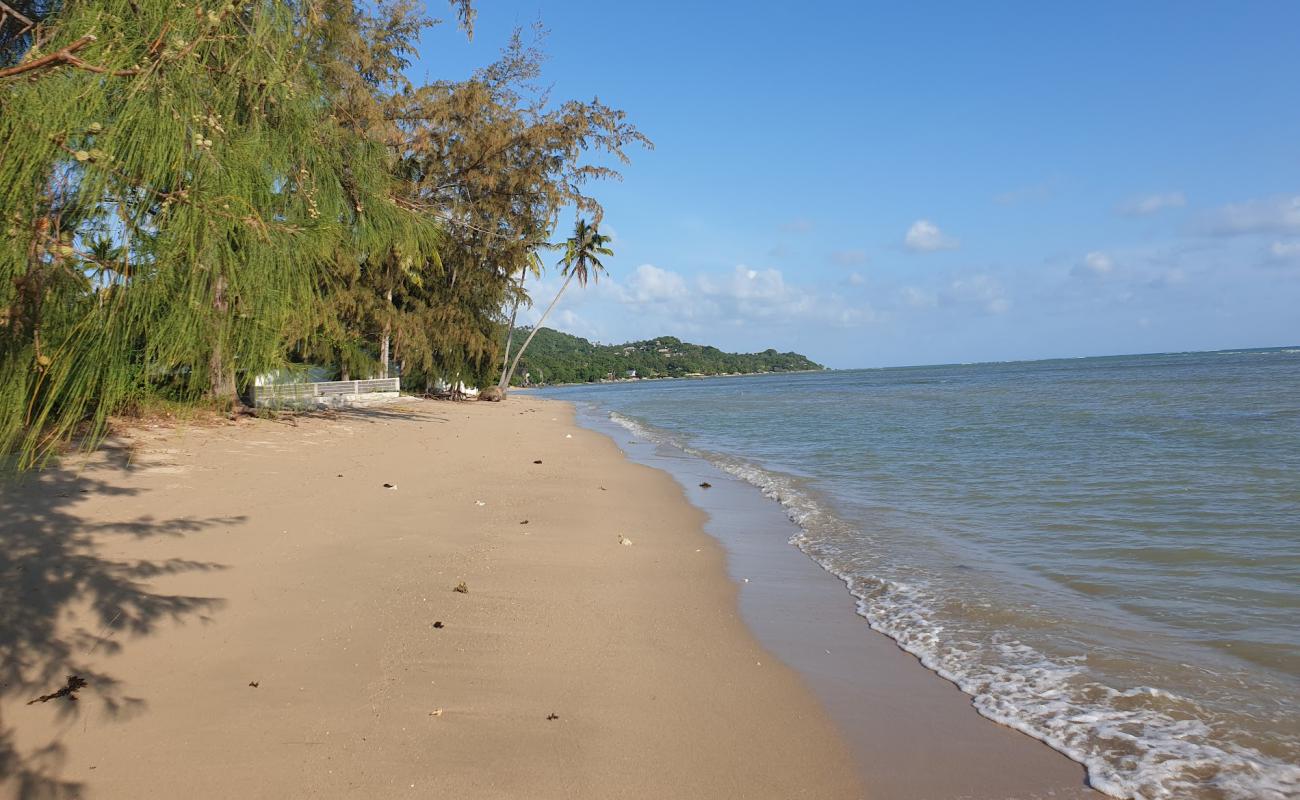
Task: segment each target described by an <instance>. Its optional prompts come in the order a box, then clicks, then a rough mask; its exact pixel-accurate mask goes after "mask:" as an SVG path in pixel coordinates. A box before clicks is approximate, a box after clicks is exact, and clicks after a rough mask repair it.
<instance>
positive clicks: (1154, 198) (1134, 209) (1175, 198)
mask: <svg viewBox="0 0 1300 800" xmlns="http://www.w3.org/2000/svg"><path fill="white" fill-rule="evenodd" d="M1185 205H1187V197H1186V196H1184V195H1183V193H1182V192H1165V193H1163V194H1146V195H1139V196H1137V197H1130V198H1129V199H1128V200H1125V201H1124V202H1123V203H1121V204H1120V206H1119V212H1120V213H1121V214H1127V215H1129V216H1133V217H1145V216H1149V215H1151V214H1155V213H1157V212H1160V211H1164V210H1165V209H1166V208H1182V207H1183V206H1185Z"/></svg>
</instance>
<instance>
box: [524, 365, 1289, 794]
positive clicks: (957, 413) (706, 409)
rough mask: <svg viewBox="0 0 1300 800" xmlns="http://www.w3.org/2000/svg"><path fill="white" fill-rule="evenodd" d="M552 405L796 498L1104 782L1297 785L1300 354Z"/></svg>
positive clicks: (904, 634) (863, 566) (990, 706)
mask: <svg viewBox="0 0 1300 800" xmlns="http://www.w3.org/2000/svg"><path fill="white" fill-rule="evenodd" d="M546 394H547V395H548V396H552V397H557V398H562V399H567V400H572V401H575V402H578V403H579V404H581V405H583V406H585V407H587V408H588V409H589V410H595V411H596V412H597V413H600V414H602V415H605V414H608V415H610V416H611V418H612V419H614V420H615V421H617V422H620V423H621V424H623V425H624V426H625V427H627V428H629V429H630V430H632V431H633V432H635V433H636V434H638V435H640V436H644V437H646V438H649V439H653V440H656V441H659V442H663V443H667V444H671V445H675V446H677V447H680V448H682V449H683V450H686V451H687V452H689V453H691V454H694V455H696V456H698V457H701V458H705V459H707V460H709V461H711V462H713V463H714V464H716V465H718V466H720V467H722V468H723V469H725V470H727V471H729V472H730V473H732V474H734V475H737V476H738V477H741V478H743V479H745V480H748V481H749V482H751V483H753V484H754V485H755V486H756V487H757V488H758V489H759V490H761V491H763V492H764V493H765V494H767V495H768V496H769V497H771V498H772V499H774V500H776V501H778V502H781V503H783V504H784V505H785V506H786V508H787V511H788V513H789V514H790V517H791V518H792V519H793V520H794V521H795V522H797V523H798V524H799V526H800V533H799V535H798V536H796V537H795V539H794V540H793V543H794V544H795V545H797V546H799V547H800V548H801V549H803V550H804V551H805V552H806V553H807V554H808V555H809V556H810V557H812V558H813V559H815V560H816V561H818V562H819V563H820V564H822V566H823V567H825V568H826V569H827V570H829V571H831V572H833V573H835V574H836V575H838V576H840V577H841V578H843V579H844V581H845V583H846V585H847V586H848V588H849V590H850V592H851V593H852V595H853V596H854V597H855V598H856V601H857V604H858V610H859V613H860V614H861V615H862V617H863V618H864V620H865V622H866V623H867V624H870V626H871V627H873V628H876V629H877V630H880V631H882V632H884V633H886V634H888V635H889V636H891V637H893V638H894V639H895V640H896V641H897V642H898V643H899V644H900V646H902V647H903V648H904V649H906V650H908V651H910V652H912V653H915V654H916V655H917V656H919V657H920V658H921V660H922V662H923V663H925V664H926V665H927V666H928V667H930V668H931V669H933V670H935V671H937V672H939V673H940V674H942V675H944V676H945V677H947V678H949V679H951V680H952V681H954V682H955V683H956V684H957V685H958V686H960V687H961V688H962V690H963V691H965V692H966V693H967V694H969V695H970V696H971V697H972V698H973V702H974V705H975V707H976V708H977V709H978V710H979V711H980V713H982V714H984V715H986V716H988V717H990V718H992V719H995V720H998V721H999V722H1002V723H1004V724H1007V725H1010V726H1012V727H1015V728H1017V729H1019V730H1022V731H1024V732H1025V733H1027V734H1029V735H1031V736H1034V737H1036V738H1039V739H1041V740H1043V741H1045V742H1047V743H1048V744H1050V745H1051V746H1053V747H1055V748H1056V749H1058V750H1060V751H1062V752H1064V753H1066V754H1067V755H1069V756H1070V757H1072V758H1074V759H1076V760H1078V761H1080V762H1082V763H1083V764H1084V765H1085V766H1086V767H1087V769H1088V775H1089V781H1090V782H1091V783H1092V785H1093V786H1095V787H1096V788H1098V789H1100V790H1101V791H1103V792H1106V793H1107V794H1110V795H1113V796H1115V797H1131V798H1148V799H1150V798H1252V799H1254V798H1288V797H1300V711H1298V709H1300V348H1278V349H1270V350H1249V351H1226V352H1216V353H1178V354H1164V355H1149V356H1126V357H1108V358H1091V359H1071V360H1057V361H1036V362H1018V363H1001V364H971V365H952V366H935V367H909V368H898V369H876V370H852V371H836V372H827V373H808V374H797V375H769V376H757V377H747V378H723V379H710V380H683V381H654V382H649V381H647V382H639V383H623V384H607V385H597V386H576V387H564V388H559V389H553V390H547V392H546ZM846 602H852V600H851V599H850V598H847V597H846Z"/></svg>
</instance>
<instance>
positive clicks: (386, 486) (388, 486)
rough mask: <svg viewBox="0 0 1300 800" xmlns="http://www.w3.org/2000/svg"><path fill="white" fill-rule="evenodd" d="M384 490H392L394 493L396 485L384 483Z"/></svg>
mask: <svg viewBox="0 0 1300 800" xmlns="http://www.w3.org/2000/svg"><path fill="white" fill-rule="evenodd" d="M384 488H385V489H393V490H394V491H396V490H397V484H395V483H385V484H384Z"/></svg>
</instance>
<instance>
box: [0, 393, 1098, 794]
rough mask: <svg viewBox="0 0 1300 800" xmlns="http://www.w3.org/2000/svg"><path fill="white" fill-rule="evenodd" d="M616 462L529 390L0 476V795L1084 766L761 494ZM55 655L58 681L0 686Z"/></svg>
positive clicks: (737, 783) (750, 790)
mask: <svg viewBox="0 0 1300 800" xmlns="http://www.w3.org/2000/svg"><path fill="white" fill-rule="evenodd" d="M636 460H640V459H639V458H637V457H634V458H632V459H629V458H628V457H625V454H624V453H623V452H622V451H621V449H620V446H619V444H618V442H617V441H616V440H612V439H610V438H609V437H608V436H607V435H606V434H604V433H601V432H597V431H593V430H588V429H585V428H582V427H579V426H578V424H577V423H576V422H575V419H574V410H573V408H572V406H570V405H569V404H567V403H563V402H561V401H554V400H546V399H538V398H536V397H533V396H529V395H519V396H517V397H515V398H512V399H511V400H510V401H509V402H507V403H502V404H490V403H440V402H433V401H419V400H408V401H404V402H403V403H401V404H400V405H397V406H393V407H389V408H382V409H368V410H358V411H355V412H347V413H343V414H337V415H334V414H326V415H312V416H306V417H299V418H288V419H286V420H281V421H271V420H249V421H244V422H241V423H239V424H232V425H222V426H218V427H210V428H198V427H184V426H177V427H163V426H158V427H154V428H151V429H141V430H137V431H134V432H132V433H131V434H130V436H129V441H117V442H114V443H110V445H109V446H107V447H105V448H104V449H102V450H101V451H100V452H98V453H96V454H95V455H94V456H92V457H91V458H89V459H87V460H86V461H85V463H84V464H82V465H80V466H77V467H73V465H71V464H69V465H67V466H65V467H64V468H61V469H57V470H51V471H49V472H46V473H44V474H42V475H39V476H35V477H34V478H33V479H32V480H30V481H28V482H26V483H25V484H23V485H21V486H13V487H10V486H6V487H4V488H3V489H0V491H3V492H4V495H3V501H2V502H0V508H3V509H4V510H5V511H6V512H7V513H6V514H5V515H4V516H3V517H2V518H0V519H3V521H0V536H3V539H4V540H5V543H6V544H7V545H9V549H10V551H11V552H12V553H14V554H15V555H14V556H13V559H14V560H13V566H14V567H15V569H14V570H11V571H10V574H7V575H6V577H5V580H6V583H7V584H8V585H6V586H5V587H4V589H5V594H6V596H8V597H10V598H15V599H18V600H20V601H22V603H23V605H22V610H21V612H20V613H19V614H17V615H16V617H15V618H14V619H11V620H10V621H9V623H8V624H7V627H9V628H10V629H11V630H7V631H5V632H4V634H5V638H4V647H5V655H6V657H7V658H8V659H9V660H10V661H11V663H12V664H14V665H15V668H13V671H11V672H10V673H9V674H8V675H7V678H8V680H7V685H6V687H5V688H4V691H3V693H0V727H2V728H3V730H0V734H3V736H4V737H5V739H4V742H5V743H6V744H5V747H6V748H8V749H9V752H8V753H6V755H7V756H9V763H11V764H13V765H14V767H11V768H10V769H9V770H8V772H9V774H8V775H6V776H5V777H4V782H0V790H3V791H5V792H8V793H10V794H13V795H14V796H22V792H23V791H24V790H23V789H22V786H24V785H26V786H29V787H30V786H45V787H64V788H65V789H67V790H68V791H70V792H72V793H75V794H78V795H80V796H86V797H136V796H144V795H155V796H172V795H178V794H185V795H189V796H193V797H197V798H202V797H209V796H211V797H218V796H221V797H224V796H232V795H239V796H249V797H261V796H265V797H272V796H274V797H306V796H315V797H319V796H330V797H335V796H357V797H361V796H412V797H416V796H429V795H430V794H442V793H449V792H455V793H459V794H461V796H466V797H517V796H530V797H573V796H591V797H615V796H627V797H634V796H674V797H774V798H776V797H800V796H804V797H846V798H847V797H889V798H909V797H911V798H917V800H920V798H940V797H952V798H955V797H963V798H980V797H983V798H994V797H1012V796H1014V797H1020V798H1026V799H1028V798H1039V797H1044V798H1045V797H1054V798H1063V797H1073V796H1084V795H1085V794H1090V792H1088V791H1087V790H1085V789H1084V788H1083V786H1082V770H1081V768H1078V766H1077V765H1075V764H1073V763H1072V762H1069V761H1068V760H1066V759H1065V758H1064V757H1061V756H1059V755H1058V754H1056V753H1054V752H1052V751H1050V750H1047V748H1045V747H1043V746H1042V745H1039V744H1038V743H1037V742H1034V741H1032V740H1030V739H1029V738H1028V737H1024V736H1021V735H1020V734H1017V733H1014V732H1012V731H1010V730H1009V729H1005V728H1002V727H1000V726H998V725H996V724H994V723H991V722H989V721H987V720H984V719H982V718H980V717H978V716H977V715H976V714H975V712H974V710H973V709H971V708H970V705H969V702H968V700H967V699H966V698H965V697H964V696H962V695H961V694H960V693H959V692H957V691H956V690H955V689H954V688H952V687H951V685H949V684H947V683H946V682H945V681H942V679H939V678H937V677H936V676H934V675H932V674H931V673H929V672H928V671H927V670H925V669H924V668H923V667H921V666H920V665H919V664H917V663H915V659H912V658H911V657H910V656H907V655H906V654H904V653H902V652H901V651H899V650H898V649H897V648H896V647H895V646H894V645H893V643H892V642H889V641H888V640H887V639H885V637H883V636H881V635H879V634H876V633H874V632H873V631H871V630H870V629H869V628H867V626H866V625H865V624H864V623H863V622H862V621H861V620H860V619H859V618H857V617H856V615H854V614H853V613H852V605H851V603H850V601H849V598H848V596H847V594H846V593H845V592H844V591H843V587H842V586H840V587H838V590H836V587H835V586H834V585H833V584H835V580H834V579H833V578H832V577H831V576H829V575H828V574H827V573H825V572H823V571H821V570H820V568H818V567H816V565H815V564H813V563H812V562H811V561H810V560H809V559H807V558H806V557H805V556H803V555H802V554H801V553H799V552H798V551H797V550H796V549H795V548H793V547H791V546H790V545H789V544H788V543H786V541H785V540H784V538H783V535H782V530H783V528H781V527H779V525H778V524H777V523H778V522H784V524H786V525H788V521H782V520H775V519H774V518H771V517H765V516H764V515H763V511H770V512H771V513H772V514H776V515H779V514H780V512H779V510H778V509H777V507H776V506H775V504H771V503H766V501H763V500H762V498H761V497H759V496H757V494H756V493H755V492H754V491H753V490H752V489H750V488H749V487H740V486H735V487H729V486H728V485H727V482H726V478H715V479H714V482H715V485H716V488H715V489H711V490H709V492H710V494H709V495H708V498H707V499H704V498H701V497H696V496H695V495H694V493H691V492H689V489H688V488H683V486H682V485H679V482H680V476H676V475H673V474H672V472H671V470H670V471H669V472H664V471H661V470H662V468H663V465H649V466H647V465H644V464H638V463H634V461H636ZM535 462H541V463H535ZM692 468H694V467H692ZM675 477H676V478H677V480H674V478H675ZM385 484H389V486H388V487H386V486H385ZM390 487H391V488H390ZM742 488H743V489H744V491H743V492H742V491H741V489H742ZM698 491H700V490H697V492H698ZM688 498H689V499H688ZM755 499H757V501H758V504H757V505H755V502H754V501H755ZM691 500H694V501H695V502H697V503H700V504H701V505H703V506H704V508H705V511H701V510H700V509H699V508H697V507H696V506H695V505H694V504H692V502H690V501H691ZM719 501H725V502H723V504H722V505H713V506H711V505H710V503H715V504H716V503H718V502H719ZM727 503H729V504H730V505H727ZM764 503H766V506H771V508H765V506H764ZM706 511H707V512H708V513H706ZM525 520H526V522H525ZM719 522H723V523H730V525H731V529H730V532H728V530H726V529H724V528H725V527H726V526H725V525H724V526H723V528H719ZM737 526H739V527H742V528H745V529H755V528H756V529H762V530H765V531H770V532H771V533H772V534H773V535H772V536H765V537H763V538H762V540H761V541H759V542H757V543H756V542H755V541H754V540H752V539H751V540H750V542H749V545H751V546H746V545H745V544H744V542H741V541H740V540H737V539H735V538H734V533H735V530H737V529H738V527H737ZM706 530H707V533H706ZM715 537H716V538H715ZM729 537H731V538H729ZM625 541H630V542H631V544H630V545H628V544H623V542H625ZM755 544H757V549H755V548H754V547H753V546H752V545H755ZM60 565H62V567H60ZM19 570H21V577H20V573H19ZM728 570H730V574H729V572H728ZM738 570H739V571H743V572H744V573H746V575H747V576H749V577H752V578H753V582H752V583H746V582H744V580H743V578H741V577H740V575H739V572H738ZM461 582H464V586H465V588H466V589H467V591H466V592H464V593H461V592H458V591H456V590H455V589H456V587H457V586H458V585H459V584H461ZM828 582H829V583H828ZM439 623H440V625H439ZM827 637H830V639H829V640H828V639H827ZM831 640H833V641H834V646H833V647H825V648H822V645H823V644H825V643H826V642H827V641H831ZM822 649H829V650H831V651H832V654H833V658H813V656H820V655H821V652H822ZM20 655H21V659H19V656H20ZM827 655H828V656H830V655H831V654H827ZM20 662H21V665H20V666H19V664H20ZM787 664H788V665H789V666H787ZM67 672H72V673H74V674H78V675H80V676H83V677H85V679H86V680H87V682H88V685H87V686H86V687H85V688H84V689H82V690H80V691H79V692H78V696H79V699H78V700H77V701H76V702H75V703H70V702H68V701H67V700H66V698H56V699H53V700H50V701H49V702H44V703H41V702H38V703H34V704H31V705H28V704H27V701H28V700H30V699H32V698H34V697H37V696H38V695H43V694H45V693H47V692H50V691H52V690H53V689H55V688H57V685H58V684H61V683H62V682H63V680H64V677H65V673H67ZM42 748H47V749H44V750H42ZM1094 796H1095V795H1094Z"/></svg>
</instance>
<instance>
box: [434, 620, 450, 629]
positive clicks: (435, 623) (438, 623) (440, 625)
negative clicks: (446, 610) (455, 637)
mask: <svg viewBox="0 0 1300 800" xmlns="http://www.w3.org/2000/svg"><path fill="white" fill-rule="evenodd" d="M433 627H435V628H445V627H447V626H445V625H443V624H442V620H438V621H437V622H434V623H433Z"/></svg>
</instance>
